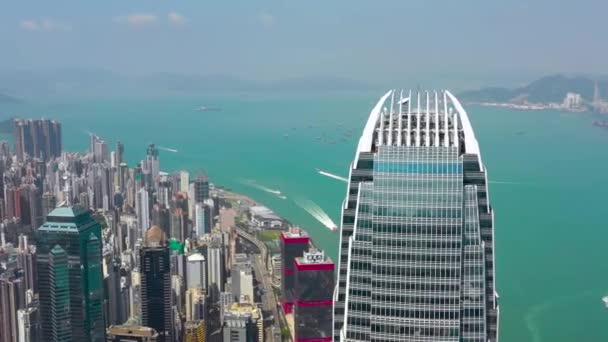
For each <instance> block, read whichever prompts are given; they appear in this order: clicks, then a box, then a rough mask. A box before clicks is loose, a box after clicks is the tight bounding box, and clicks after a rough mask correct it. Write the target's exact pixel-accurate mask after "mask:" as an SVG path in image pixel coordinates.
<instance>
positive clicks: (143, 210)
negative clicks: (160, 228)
mask: <svg viewBox="0 0 608 342" xmlns="http://www.w3.org/2000/svg"><path fill="white" fill-rule="evenodd" d="M135 202H136V208H135V210H136V213H137V225H138V228H139V234H138V235H139V236H143V234H144V232H145V231H146V229H148V227H150V199H149V195H148V191H147V190H146V189H145V188H141V189H139V191H138V192H137V197H136V198H135Z"/></svg>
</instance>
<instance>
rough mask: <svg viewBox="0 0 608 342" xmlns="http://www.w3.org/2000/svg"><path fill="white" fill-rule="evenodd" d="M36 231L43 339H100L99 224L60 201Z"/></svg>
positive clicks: (54, 341)
mask: <svg viewBox="0 0 608 342" xmlns="http://www.w3.org/2000/svg"><path fill="white" fill-rule="evenodd" d="M37 234H38V245H37V248H38V259H37V267H38V286H39V287H38V288H39V296H40V312H41V323H42V324H41V326H42V339H43V340H44V341H51V342H59V341H91V342H97V341H98V342H102V341H104V340H105V324H104V316H103V307H102V305H103V283H102V278H103V275H102V266H101V225H100V224H99V223H98V222H97V221H95V219H93V217H92V215H91V213H90V211H89V210H87V209H84V208H82V207H78V206H75V207H60V208H56V209H54V210H53V211H51V212H50V213H49V215H48V216H47V218H46V222H45V223H44V224H43V225H42V226H40V228H38V232H37Z"/></svg>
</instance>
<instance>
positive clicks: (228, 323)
mask: <svg viewBox="0 0 608 342" xmlns="http://www.w3.org/2000/svg"><path fill="white" fill-rule="evenodd" d="M222 329H223V337H224V339H223V341H224V342H250V341H258V342H263V341H264V320H263V317H262V312H261V310H260V309H259V308H258V307H257V306H255V305H252V304H239V303H234V304H232V305H228V306H226V307H224V319H223V328H222Z"/></svg>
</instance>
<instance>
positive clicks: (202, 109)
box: [196, 106, 222, 112]
mask: <svg viewBox="0 0 608 342" xmlns="http://www.w3.org/2000/svg"><path fill="white" fill-rule="evenodd" d="M196 110H197V111H199V112H220V111H222V108H219V107H207V106H200V107H198V108H197V109H196Z"/></svg>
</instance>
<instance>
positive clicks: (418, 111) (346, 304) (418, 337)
mask: <svg viewBox="0 0 608 342" xmlns="http://www.w3.org/2000/svg"><path fill="white" fill-rule="evenodd" d="M486 179H487V177H486V170H485V167H484V165H483V163H482V160H481V154H480V151H479V145H478V143H477V140H476V139H475V135H474V133H473V129H472V127H471V123H470V122H469V118H468V117H467V113H466V111H465V110H464V109H463V107H462V106H461V104H460V103H459V102H458V100H457V99H456V98H455V97H454V96H453V95H452V94H451V93H449V92H448V91H442V92H422V93H421V92H418V93H414V94H412V93H411V92H410V93H409V94H404V93H403V92H401V93H398V92H395V91H389V92H388V93H386V94H385V95H384V96H383V97H382V98H381V99H380V101H379V102H378V104H377V105H376V106H375V107H374V108H373V109H372V111H371V113H370V116H369V119H368V121H367V124H366V125H365V128H364V130H363V134H362V136H361V139H360V140H359V144H358V147H357V151H356V153H355V159H354V161H353V163H352V164H351V171H350V179H349V184H348V192H347V196H346V199H345V200H344V203H343V206H342V229H341V240H340V269H339V274H338V286H337V291H336V293H335V295H334V300H335V303H334V307H335V309H334V320H335V323H334V338H335V339H336V340H338V339H340V340H343V341H379V340H382V341H484V342H488V341H489V342H492V341H496V339H497V321H498V303H497V297H498V296H497V294H496V290H495V283H494V229H493V212H492V208H491V206H490V204H489V201H488V192H487V184H486Z"/></svg>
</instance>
